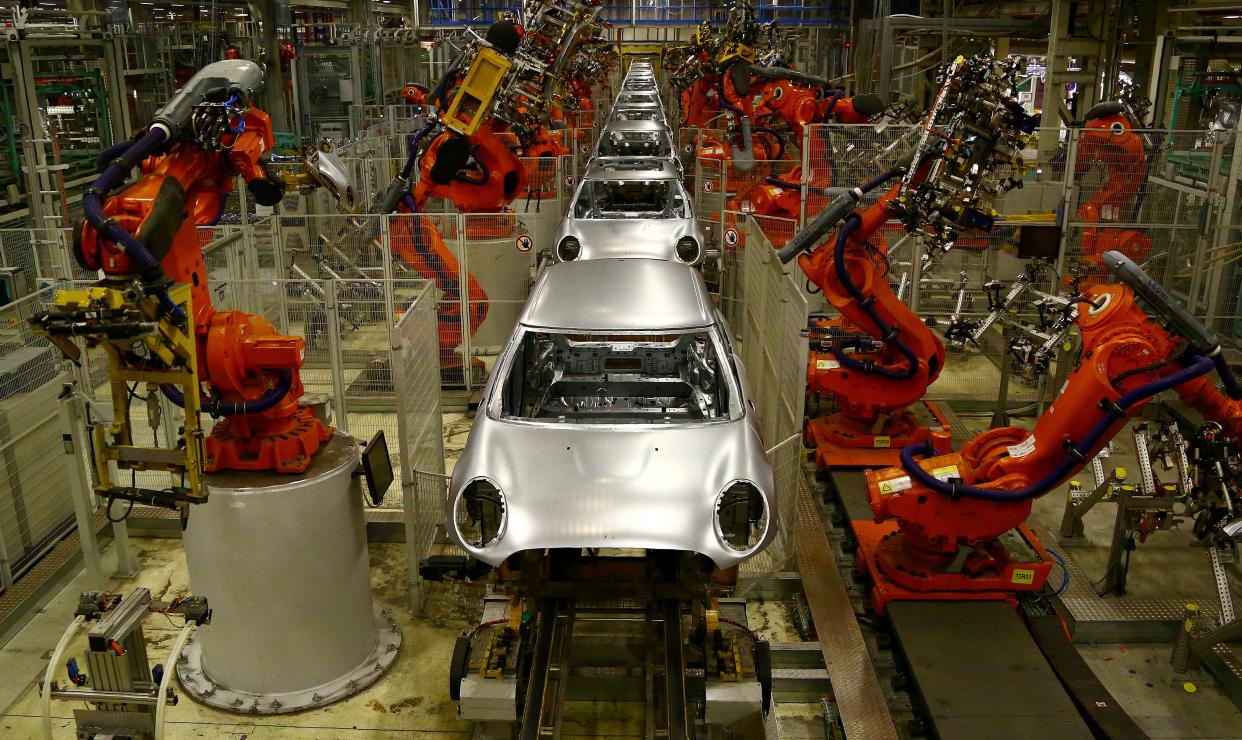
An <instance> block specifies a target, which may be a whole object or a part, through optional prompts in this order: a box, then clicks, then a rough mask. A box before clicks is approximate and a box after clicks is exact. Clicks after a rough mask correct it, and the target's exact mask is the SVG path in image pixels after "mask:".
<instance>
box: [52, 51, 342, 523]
mask: <svg viewBox="0 0 1242 740" xmlns="http://www.w3.org/2000/svg"><path fill="white" fill-rule="evenodd" d="M262 82H263V68H262V67H261V66H260V65H258V64H256V63H254V62H251V61H246V60H225V61H220V62H215V63H212V64H209V65H207V66H206V67H204V68H203V69H202V70H200V71H199V72H198V73H197V74H195V75H194V77H193V78H191V79H190V81H189V82H188V83H187V84H186V85H185V87H183V88H182V89H181V91H180V92H178V93H177V94H176V95H175V96H174V97H173V98H172V99H171V100H169V101H168V103H167V104H166V105H164V107H163V108H161V109H160V110H159V111H158V112H157V113H156V114H155V117H154V120H153V121H152V122H151V123H150V125H149V126H147V128H146V129H145V130H144V131H143V132H142V133H141V134H140V135H138V136H136V137H135V138H134V139H132V140H129V141H125V142H121V143H119V144H116V145H114V146H113V147H111V148H110V149H108V150H106V151H105V152H104V153H103V154H102V155H101V156H100V165H101V173H100V175H99V177H98V179H96V180H95V181H94V183H92V185H91V186H90V187H89V188H87V190H86V193H85V195H84V197H83V200H82V206H83V212H84V214H85V222H84V223H83V224H81V225H80V226H79V227H78V228H77V229H76V231H75V233H74V242H73V250H72V251H73V255H74V257H75V258H76V260H77V262H78V263H79V264H80V265H81V266H82V267H83V268H84V269H86V270H90V271H96V270H102V271H103V273H104V278H103V280H101V281H99V282H97V283H95V284H94V285H92V286H90V287H87V288H81V289H67V290H61V291H58V292H57V295H56V305H55V308H54V309H52V310H50V311H47V312H44V313H42V314H40V315H38V316H36V317H34V318H33V319H31V323H32V324H33V325H34V327H35V329H36V331H38V332H40V333H43V334H45V335H47V336H48V337H49V338H50V339H51V340H52V342H53V343H54V344H56V346H57V347H59V348H60V349H61V350H62V351H63V352H64V354H65V355H66V356H67V357H68V358H69V359H71V360H73V361H74V362H77V361H78V359H79V357H80V349H79V347H78V345H77V343H76V342H75V341H74V339H75V338H81V339H82V340H84V342H85V344H86V346H87V347H88V348H89V347H102V348H103V349H104V350H105V351H106V352H107V355H108V362H109V380H110V386H111V395H112V410H113V417H114V418H113V420H111V421H101V422H97V423H96V424H95V425H94V427H93V435H94V455H95V459H94V467H95V471H96V474H97V480H98V483H97V485H96V487H95V492H96V493H97V494H98V495H100V496H101V497H103V498H105V499H107V500H109V501H111V500H113V499H123V500H128V501H134V502H138V503H145V504H150V505H156V506H164V507H168V508H177V509H181V510H182V511H183V513H184V511H185V509H184V504H186V503H201V502H203V501H205V500H206V498H207V492H206V490H205V488H204V487H203V486H202V485H201V481H200V473H201V472H202V471H207V472H215V471H222V470H246V471H264V470H272V471H276V472H280V473H301V472H303V471H305V470H306V469H307V468H308V467H309V466H310V464H311V458H312V457H313V456H314V455H315V453H316V452H317V451H318V450H319V447H320V445H321V444H322V443H324V442H326V441H327V440H328V438H329V437H330V435H331V433H332V430H331V428H330V427H328V426H327V425H326V424H324V423H323V422H322V421H321V420H320V419H318V418H317V417H316V416H315V414H314V413H313V411H312V409H311V408H308V407H303V406H301V405H300V404H299V399H300V398H301V397H302V394H303V387H302V381H301V379H300V377H299V372H298V371H299V368H300V367H301V365H302V361H303V356H304V352H305V349H304V344H303V340H302V338H301V337H294V336H286V335H282V334H280V333H278V332H277V331H276V328H275V327H274V326H273V325H272V323H271V322H270V321H268V320H267V319H264V318H262V317H260V316H256V315H254V314H248V313H244V312H241V311H219V310H216V308H214V307H213V306H212V301H211V290H210V288H209V285H208V281H207V270H206V266H205V264H204V260H203V253H202V242H201V240H200V238H199V234H198V227H200V226H209V225H211V224H214V223H216V221H217V220H218V219H219V218H220V216H221V214H222V213H223V211H224V207H225V200H226V197H227V196H228V194H229V193H230V192H232V190H233V189H234V183H235V178H236V177H238V176H240V177H241V178H242V179H243V180H245V181H246V186H247V189H248V190H249V192H250V194H251V195H252V196H253V198H254V199H255V201H256V202H257V203H259V204H260V205H269V206H270V205H275V204H277V203H278V202H279V201H280V200H281V198H282V197H283V195H284V193H285V192H286V191H287V190H289V189H293V188H299V189H302V190H304V191H306V192H309V191H311V190H313V189H315V188H317V187H325V188H327V189H328V190H329V191H330V192H331V193H332V194H333V195H334V196H336V197H337V199H338V200H340V201H342V202H343V203H345V204H346V205H347V206H352V203H353V200H354V194H353V191H352V189H351V187H350V184H349V180H348V178H347V176H346V175H345V170H344V168H343V167H342V165H341V163H340V161H339V160H338V159H336V157H335V155H333V154H331V153H330V152H329V151H323V150H316V151H314V152H312V153H311V155H310V156H309V157H308V158H307V160H306V162H305V169H304V170H303V171H297V172H285V173H283V174H282V173H281V172H280V171H278V169H279V168H278V167H277V165H276V164H274V162H273V160H272V156H271V151H272V147H273V144H274V139H273V134H272V125H271V119H270V118H269V117H268V115H267V114H266V113H264V112H263V111H262V110H260V109H259V108H257V107H255V106H254V105H253V103H252V100H253V96H254V95H255V92H256V90H257V89H258V88H259V86H260V85H261V84H262ZM134 168H138V170H139V176H138V178H137V179H136V180H133V181H129V182H127V181H128V180H129V177H130V173H131V171H132V170H133V169H134ZM140 384H142V385H145V388H146V391H147V394H148V397H150V394H151V393H154V392H156V391H157V389H158V392H160V393H163V394H164V396H166V397H167V398H168V399H169V400H171V401H172V402H173V403H175V404H176V405H178V406H181V407H182V408H183V409H184V410H185V420H184V426H183V429H182V432H181V435H180V441H179V444H178V447H176V448H173V449H168V448H160V447H158V446H156V447H142V446H139V445H137V444H136V443H135V435H134V433H133V428H132V425H131V420H130V404H131V403H132V402H133V400H134V399H136V398H139V397H140V396H139V395H138V393H137V388H138V387H139V385H140ZM202 411H205V412H207V413H209V414H211V415H212V416H214V417H217V418H218V421H217V422H216V424H215V426H214V427H213V428H212V430H211V433H210V435H204V430H203V428H202V426H201V423H200V412H202ZM110 463H115V465H116V466H117V467H118V468H121V469H126V470H133V471H143V470H157V471H166V472H169V473H172V474H173V475H174V476H179V481H180V482H179V484H177V485H173V486H170V487H169V488H166V489H163V490H151V489H145V488H141V487H139V486H137V485H123V484H121V483H118V482H117V481H114V479H113V473H112V470H111V465H110Z"/></svg>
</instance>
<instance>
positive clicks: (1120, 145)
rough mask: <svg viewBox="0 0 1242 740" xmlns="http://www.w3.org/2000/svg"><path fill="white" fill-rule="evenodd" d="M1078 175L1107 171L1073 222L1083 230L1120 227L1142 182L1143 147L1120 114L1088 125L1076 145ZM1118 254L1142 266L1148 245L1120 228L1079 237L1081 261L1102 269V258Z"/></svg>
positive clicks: (1141, 235)
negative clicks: (1094, 168) (1094, 167)
mask: <svg viewBox="0 0 1242 740" xmlns="http://www.w3.org/2000/svg"><path fill="white" fill-rule="evenodd" d="M1078 162H1079V170H1080V173H1079V174H1081V173H1082V171H1084V170H1086V168H1087V167H1089V166H1090V165H1091V164H1092V163H1101V164H1103V165H1104V168H1105V170H1106V175H1105V180H1104V184H1103V185H1102V186H1101V187H1100V189H1099V190H1097V191H1095V193H1094V194H1092V196H1091V197H1090V198H1089V199H1087V201H1086V202H1084V203H1083V204H1082V205H1080V206H1079V207H1078V213H1077V218H1078V220H1079V221H1081V222H1083V223H1087V224H1106V223H1109V222H1113V223H1118V222H1121V223H1124V222H1127V221H1130V220H1131V219H1130V217H1129V216H1128V215H1127V214H1129V212H1130V209H1131V208H1132V207H1133V206H1134V204H1135V202H1136V201H1137V199H1138V196H1139V193H1140V192H1141V190H1142V188H1143V185H1144V184H1146V182H1147V173H1148V169H1149V166H1148V162H1147V142H1146V140H1145V139H1144V138H1143V135H1142V134H1141V133H1139V132H1137V131H1135V130H1134V128H1133V123H1132V122H1131V121H1130V118H1129V116H1127V115H1126V114H1125V113H1113V114H1111V115H1104V116H1098V117H1095V118H1092V119H1091V120H1088V121H1087V123H1086V125H1085V126H1084V127H1083V130H1082V133H1081V134H1080V136H1079V140H1078ZM1114 249H1115V250H1118V251H1120V252H1121V253H1122V254H1124V255H1126V256H1127V257H1129V258H1130V259H1133V260H1136V261H1139V262H1141V261H1143V260H1144V259H1146V258H1147V255H1148V254H1150V253H1151V239H1150V238H1149V237H1148V236H1147V234H1145V233H1143V232H1142V231H1136V230H1135V229H1130V228H1125V227H1112V228H1110V227H1107V226H1095V225H1092V226H1088V227H1086V228H1085V229H1083V232H1082V251H1083V257H1084V258H1085V259H1086V260H1087V261H1089V262H1091V263H1092V264H1094V265H1097V266H1098V265H1101V264H1102V262H1101V258H1102V257H1103V255H1104V253H1105V252H1108V251H1111V250H1114Z"/></svg>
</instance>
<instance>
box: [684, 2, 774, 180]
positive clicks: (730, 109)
mask: <svg viewBox="0 0 1242 740" xmlns="http://www.w3.org/2000/svg"><path fill="white" fill-rule="evenodd" d="M670 55H671V56H670V57H669V58H668V62H667V63H666V67H668V68H669V82H670V84H671V85H672V86H673V88H674V89H675V90H677V91H678V95H679V96H680V102H681V125H682V126H683V127H691V128H702V129H708V128H709V127H710V126H711V124H712V122H713V121H714V120H715V119H716V117H717V116H718V114H719V113H720V112H722V111H723V112H726V113H728V114H729V117H728V126H727V130H726V131H725V132H723V136H719V135H717V133H715V132H713V131H710V130H705V131H702V132H701V133H700V136H699V140H698V141H697V142H696V150H697V152H698V156H701V157H705V158H708V159H721V160H723V159H729V158H731V159H732V160H733V162H734V165H735V166H736V167H738V168H739V169H741V170H743V171H749V170H750V169H752V168H753V167H754V163H755V162H756V161H761V160H770V159H779V158H780V154H781V153H783V149H784V143H783V141H782V139H781V137H780V135H779V134H778V133H777V132H776V131H774V130H773V129H771V128H770V127H768V126H765V125H762V123H761V122H760V121H759V120H758V118H757V114H756V110H755V102H754V98H755V94H754V92H753V91H752V90H751V77H752V71H751V67H752V65H757V66H759V67H761V68H781V67H785V66H787V64H788V60H789V57H790V48H789V45H788V43H787V40H786V39H784V38H782V36H781V35H780V33H779V29H778V28H777V26H776V25H775V24H771V23H769V24H766V25H761V24H760V23H759V22H758V21H757V18H756V14H755V10H754V8H753V7H752V6H751V4H750V3H749V2H747V1H746V0H738V2H734V3H733V4H732V6H731V7H730V8H729V13H728V20H727V21H726V23H725V26H724V28H723V29H722V30H721V32H720V34H719V35H716V34H714V33H713V32H712V29H711V26H710V24H708V23H707V22H706V21H704V23H703V24H702V25H701V26H700V27H699V29H698V30H697V31H696V32H695V34H694V36H693V37H692V39H691V41H690V43H688V44H687V45H685V46H683V47H676V48H675V49H674V50H671V51H670ZM756 134H761V135H760V136H756Z"/></svg>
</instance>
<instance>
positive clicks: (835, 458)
mask: <svg viewBox="0 0 1242 740" xmlns="http://www.w3.org/2000/svg"><path fill="white" fill-rule="evenodd" d="M920 406H921V407H922V408H918V407H920ZM937 427H938V428H937ZM877 429H878V430H880V431H893V433H892V434H875V433H872V432H873V430H877ZM928 439H930V440H931V441H932V444H933V445H934V446H935V448H936V451H937V453H938V454H946V453H948V452H949V450H950V449H951V448H952V441H953V440H952V431H951V429H950V426H949V420H948V418H946V417H945V415H944V412H942V411H941V410H940V407H939V406H937V405H936V404H935V403H933V402H931V401H919V402H918V404H916V406H915V408H914V409H902V410H900V411H897V412H893V413H892V414H890V415H889V416H888V417H887V418H885V419H884V420H883V421H881V422H877V423H876V424H868V425H866V427H864V426H863V425H862V424H860V423H859V422H856V421H853V420H851V419H848V418H846V417H845V416H844V415H843V414H841V413H836V414H830V415H828V416H820V417H817V418H814V419H811V420H810V421H808V422H807V424H806V441H807V446H808V447H813V448H814V449H815V467H817V468H819V469H820V470H830V469H832V468H886V467H896V466H898V465H900V464H901V449H902V448H903V447H907V446H909V445H917V444H923V443H925V442H927V440H928Z"/></svg>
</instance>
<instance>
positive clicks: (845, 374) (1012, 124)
mask: <svg viewBox="0 0 1242 740" xmlns="http://www.w3.org/2000/svg"><path fill="white" fill-rule="evenodd" d="M1017 71H1018V63H1017V62H1015V61H1012V60H997V59H994V58H991V57H987V56H981V57H973V58H970V59H965V58H962V57H959V58H958V59H957V60H955V61H954V62H953V63H952V64H950V65H949V66H948V68H947V69H946V70H945V72H944V74H943V76H942V78H941V86H940V88H939V91H938V93H937V95H936V98H935V100H934V102H933V104H932V106H931V108H930V109H929V111H928V112H927V114H926V118H925V120H924V123H923V124H922V126H921V127H920V131H919V135H918V137H917V138H916V142H915V145H914V147H913V148H912V149H911V151H909V152H908V153H907V154H906V155H905V157H904V158H903V159H902V161H901V162H899V163H898V164H897V165H896V166H895V167H893V168H892V169H890V170H889V171H888V172H886V173H884V174H882V175H880V176H878V177H876V178H875V179H873V180H872V181H870V182H868V183H865V184H863V185H861V186H859V187H856V188H853V189H852V190H850V191H848V192H847V193H845V194H844V195H841V196H840V197H839V198H837V199H836V200H834V201H833V202H832V203H831V204H830V205H829V206H828V207H827V208H825V209H824V210H823V211H822V212H820V213H819V215H817V216H816V217H815V219H813V220H812V221H811V222H810V223H809V224H808V225H807V226H806V228H804V229H803V230H802V231H801V232H799V233H798V234H797V235H795V236H794V238H793V239H791V240H790V241H789V243H788V244H786V245H785V247H783V248H782V249H781V250H780V252H779V254H780V257H781V259H782V260H783V261H785V262H788V261H790V260H792V259H793V258H794V257H797V258H798V264H799V267H800V268H801V269H802V271H803V273H805V274H806V276H807V278H808V279H809V280H810V281H811V283H813V284H814V285H816V286H818V287H819V288H820V289H822V290H823V292H824V297H825V298H826V299H827V301H828V303H829V304H831V305H832V307H833V308H834V309H836V310H837V311H838V312H839V313H840V317H839V318H835V319H831V320H828V321H816V322H814V323H813V324H812V325H811V327H810V336H811V346H812V351H811V354H810V360H809V364H808V368H807V380H808V387H809V390H810V392H812V393H816V394H822V395H825V396H828V397H830V398H831V399H832V400H833V401H834V403H835V405H836V407H837V409H838V410H837V411H836V413H833V414H831V415H829V416H825V417H820V418H816V419H813V420H811V421H810V422H808V424H807V429H806V438H807V443H808V446H812V447H814V448H815V450H816V451H815V455H816V462H817V464H818V466H819V467H820V468H821V469H827V468H829V467H841V466H847V467H849V466H873V465H891V464H893V463H894V462H895V461H896V455H897V452H898V450H899V449H900V448H901V447H903V446H906V445H910V444H915V443H923V442H928V441H931V442H932V443H933V444H934V446H935V447H936V449H939V450H942V451H947V449H948V444H949V438H950V435H949V428H948V426H949V425H948V422H947V420H946V418H945V417H944V415H943V414H942V413H941V412H940V411H939V409H937V408H936V407H935V406H934V405H933V404H928V403H924V404H923V405H922V408H912V405H913V404H915V403H916V402H918V401H920V399H922V397H923V394H924V393H925V392H926V391H927V388H928V386H930V385H931V383H932V382H934V381H935V380H936V378H937V377H938V376H939V374H940V370H941V368H942V367H943V365H944V357H945V349H944V345H943V343H942V342H941V341H940V339H939V337H937V336H936V335H935V334H934V333H933V332H932V331H931V330H930V329H929V328H928V327H927V325H926V324H925V323H924V322H923V320H922V319H921V318H920V317H919V316H917V315H916V314H915V313H914V312H913V311H911V310H910V309H909V308H908V307H907V306H906V305H905V304H904V303H902V302H901V300H900V299H898V297H897V296H896V295H895V294H894V293H893V291H892V289H891V288H890V286H889V283H888V281H887V279H886V273H887V268H888V252H887V247H886V245H885V244H884V243H883V242H876V243H872V242H871V239H872V238H873V236H874V235H875V234H876V233H877V231H878V230H879V229H880V228H881V227H883V226H884V225H885V224H886V223H888V222H889V221H890V220H892V219H896V220H897V221H898V222H899V223H900V225H901V227H902V228H903V229H904V230H905V231H907V232H919V233H920V234H921V235H922V237H923V238H924V240H925V243H926V245H927V246H926V253H925V255H924V260H925V261H931V260H934V259H936V258H937V257H938V256H939V255H941V254H943V253H944V252H946V251H948V250H949V249H951V248H952V247H953V245H954V243H955V242H956V240H957V239H958V237H959V235H961V234H962V233H965V232H968V231H970V230H972V229H983V230H987V229H990V228H991V225H992V223H993V221H994V219H995V211H993V210H992V208H991V202H992V201H993V199H994V198H995V197H996V196H997V195H998V194H1000V193H1002V192H1005V191H1007V190H1010V189H1012V188H1014V187H1017V186H1019V185H1020V182H1021V181H1020V179H1019V178H1020V176H1021V173H1022V171H1023V168H1024V165H1023V161H1022V159H1021V150H1022V149H1023V148H1024V146H1025V145H1026V142H1027V139H1028V136H1029V135H1030V134H1031V133H1032V132H1033V131H1034V129H1035V126H1036V120H1035V119H1034V117H1032V116H1029V115H1027V114H1026V113H1025V111H1023V110H1022V107H1021V106H1020V105H1019V104H1018V102H1017V99H1016V97H1015V96H1014V94H1013V86H1014V80H1015V75H1016V73H1017ZM894 179H896V180H898V182H897V183H896V184H895V185H893V186H892V187H891V188H890V189H889V190H888V191H887V192H886V193H884V194H883V195H881V196H879V197H878V198H877V199H875V200H874V201H873V202H871V203H870V205H867V206H865V207H862V208H860V209H859V210H855V206H856V204H858V203H859V202H860V201H862V200H863V199H864V198H865V197H867V196H868V194H869V193H871V192H872V191H874V190H877V189H878V188H880V187H881V186H882V185H884V184H885V183H887V182H889V181H890V180H894ZM838 223H840V224H841V226H840V229H839V230H838V232H837V236H836V238H835V240H834V242H833V243H834V246H833V247H831V248H824V247H821V248H817V249H813V250H812V251H811V252H809V253H806V254H804V253H803V252H805V251H806V250H807V249H810V248H812V247H813V246H815V245H816V243H817V242H819V241H820V240H821V239H822V238H823V237H824V236H826V235H827V234H828V233H829V231H831V230H832V229H833V228H834V227H835V226H836V225H837V224H838Z"/></svg>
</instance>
